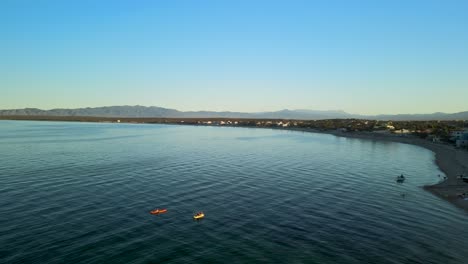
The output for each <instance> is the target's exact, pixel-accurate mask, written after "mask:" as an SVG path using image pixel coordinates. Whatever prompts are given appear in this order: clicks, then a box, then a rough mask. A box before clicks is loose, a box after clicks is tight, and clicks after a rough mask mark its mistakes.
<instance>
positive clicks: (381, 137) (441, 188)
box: [0, 117, 468, 213]
mask: <svg viewBox="0 0 468 264" xmlns="http://www.w3.org/2000/svg"><path fill="white" fill-rule="evenodd" d="M1 119H9V120H35V121H65V122H67V121H68V122H70V121H78V122H106V121H109V122H111V121H115V118H113V119H109V120H107V119H106V118H97V117H93V118H89V117H85V118H84V119H83V117H67V118H65V119H64V118H63V117H59V118H56V117H44V118H41V119H35V118H31V117H8V118H1V117H0V120H1ZM159 121H160V120H159ZM163 121H164V120H163ZM122 123H158V122H148V120H140V119H137V120H133V119H128V120H127V119H123V120H122ZM158 124H165V125H182V124H180V123H171V122H168V123H166V122H164V123H158ZM183 125H194V126H197V124H188V123H185V124H183ZM235 127H250V126H242V125H239V126H235ZM255 128H265V129H279V130H288V131H301V132H310V133H321V134H330V135H334V136H338V137H347V138H358V139H366V140H375V141H390V142H397V143H404V144H411V145H416V146H420V147H423V148H426V149H428V150H430V151H432V152H434V153H435V163H436V165H437V166H438V167H439V169H440V170H441V171H442V172H443V173H445V175H446V176H447V179H446V180H445V181H442V182H439V183H437V184H434V185H427V186H424V187H423V188H424V189H425V190H427V191H429V192H431V193H432V194H434V195H436V196H438V197H440V198H442V199H444V200H446V201H448V202H450V203H452V204H454V205H455V206H457V207H459V208H462V209H464V210H465V211H466V212H467V213H468V200H463V199H460V198H459V196H458V195H459V194H462V193H468V183H465V182H463V181H462V180H461V179H460V177H459V176H460V175H461V174H464V175H465V176H468V151H464V150H459V149H456V148H455V147H454V146H452V145H447V144H443V143H432V142H430V141H428V140H424V139H421V138H417V137H414V136H404V137H402V136H398V135H394V134H389V133H376V132H339V131H321V130H316V129H312V128H295V127H255Z"/></svg>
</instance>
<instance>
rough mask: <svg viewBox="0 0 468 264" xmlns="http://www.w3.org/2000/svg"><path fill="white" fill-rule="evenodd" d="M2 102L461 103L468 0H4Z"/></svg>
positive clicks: (383, 109)
mask: <svg viewBox="0 0 468 264" xmlns="http://www.w3.org/2000/svg"><path fill="white" fill-rule="evenodd" d="M0 40H1V41H0V109H8V108H23V107H38V108H43V109H50V108H56V107H64V108H75V107H88V106H90V107H93V106H109V105H136V104H139V105H147V106H150V105H154V106H162V107H169V108H176V109H179V110H230V111H270V110H279V109H284V108H289V109H318V110H328V109H342V110H345V111H347V112H351V113H361V114H376V113H428V112H436V111H442V112H457V111H466V110H468V1H450V0H447V1H442V0H439V1H430V0H424V1H416V0H414V1H413V0H412V1H408V0H403V1H396V0H392V1H384V0H382V1H373V0H372V1H364V0H363V1H359V0H356V1H352V0H342V1H333V0H324V1H313V0H308V1H293V0H291V1H274V0H268V1H256V0H248V1H240V0H236V1H221V0H213V1H203V0H200V1H195V0H187V1H177V0H167V1H166V0H164V1H163V0H161V1H136V0H135V1H116V0H113V1H94V0H92V1H86V0H79V1H78V0H77V1H65V0H61V1H45V0H31V1H23V0H2V1H0Z"/></svg>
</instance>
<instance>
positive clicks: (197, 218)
mask: <svg viewBox="0 0 468 264" xmlns="http://www.w3.org/2000/svg"><path fill="white" fill-rule="evenodd" d="M204 217H205V214H204V213H203V212H198V213H196V214H195V215H194V216H193V219H195V220H199V219H202V218H204Z"/></svg>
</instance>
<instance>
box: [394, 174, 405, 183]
mask: <svg viewBox="0 0 468 264" xmlns="http://www.w3.org/2000/svg"><path fill="white" fill-rule="evenodd" d="M405 179H406V178H405V176H403V174H402V175H400V176H398V177H397V178H396V182H399V183H402V182H404V181H405Z"/></svg>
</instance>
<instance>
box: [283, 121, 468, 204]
mask: <svg viewBox="0 0 468 264" xmlns="http://www.w3.org/2000/svg"><path fill="white" fill-rule="evenodd" d="M280 129H282V130H291V131H302V132H310V133H318V134H328V135H334V136H337V137H345V138H357V139H366V140H374V141H386V142H395V143H403V144H410V145H415V146H419V147H422V148H425V149H428V150H430V151H432V152H433V153H434V154H435V160H434V162H435V164H436V165H437V167H438V168H439V169H440V170H441V171H442V172H443V173H444V174H445V176H446V177H447V178H446V180H444V181H441V182H439V183H436V184H433V185H425V186H422V188H423V189H424V190H426V191H428V192H430V193H432V194H433V195H435V196H437V197H439V198H441V199H443V200H446V201H448V202H450V203H451V204H453V205H455V206H456V207H458V208H461V209H463V210H465V212H467V213H468V201H465V200H463V199H460V198H459V197H458V195H459V194H462V193H465V192H466V193H468V183H466V182H463V181H462V179H460V178H459V176H460V174H464V175H466V173H467V172H468V151H465V150H460V149H456V148H455V147H454V146H451V145H447V144H444V143H432V142H430V141H428V140H425V139H421V138H417V137H414V136H395V135H391V134H380V133H373V132H337V131H318V130H314V129H294V128H289V129H284V128H280Z"/></svg>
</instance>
